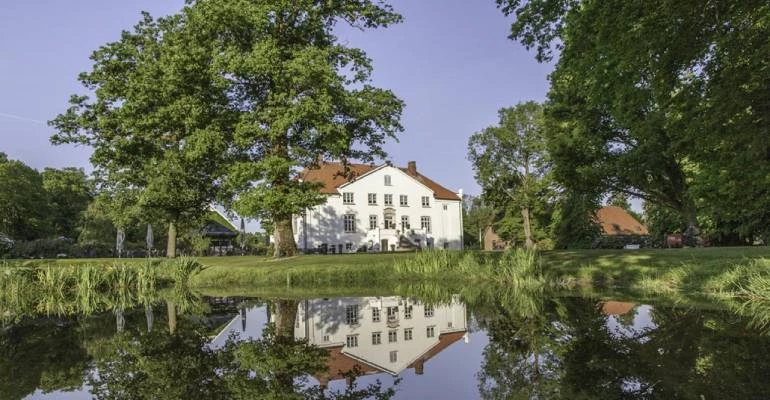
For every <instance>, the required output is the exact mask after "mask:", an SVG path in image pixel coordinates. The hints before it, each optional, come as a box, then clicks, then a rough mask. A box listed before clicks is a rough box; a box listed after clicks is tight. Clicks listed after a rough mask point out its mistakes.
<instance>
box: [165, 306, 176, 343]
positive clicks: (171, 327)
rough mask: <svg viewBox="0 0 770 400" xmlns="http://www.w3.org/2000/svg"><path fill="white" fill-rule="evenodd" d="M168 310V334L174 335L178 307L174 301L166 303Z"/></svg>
mask: <svg viewBox="0 0 770 400" xmlns="http://www.w3.org/2000/svg"><path fill="white" fill-rule="evenodd" d="M166 309H167V310H168V333H170V334H172V335H173V334H174V332H176V305H175V304H174V302H173V301H166Z"/></svg>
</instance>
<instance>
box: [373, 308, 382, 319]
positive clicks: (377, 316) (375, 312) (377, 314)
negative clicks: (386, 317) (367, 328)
mask: <svg viewBox="0 0 770 400" xmlns="http://www.w3.org/2000/svg"><path fill="white" fill-rule="evenodd" d="M372 322H380V309H379V308H377V307H374V308H372Z"/></svg>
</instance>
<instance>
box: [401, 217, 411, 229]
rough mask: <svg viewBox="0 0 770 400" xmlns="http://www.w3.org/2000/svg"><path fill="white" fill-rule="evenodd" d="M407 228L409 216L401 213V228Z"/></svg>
mask: <svg viewBox="0 0 770 400" xmlns="http://www.w3.org/2000/svg"><path fill="white" fill-rule="evenodd" d="M407 229H409V216H408V215H402V216H401V230H402V231H406V230H407Z"/></svg>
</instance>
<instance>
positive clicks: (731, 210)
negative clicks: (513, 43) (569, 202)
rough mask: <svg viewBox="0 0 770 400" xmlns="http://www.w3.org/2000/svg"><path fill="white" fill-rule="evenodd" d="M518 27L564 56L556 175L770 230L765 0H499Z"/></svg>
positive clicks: (545, 49)
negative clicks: (736, 0) (710, 0)
mask: <svg viewBox="0 0 770 400" xmlns="http://www.w3.org/2000/svg"><path fill="white" fill-rule="evenodd" d="M497 3H498V5H499V6H500V7H501V8H502V10H503V12H504V13H506V14H508V15H515V17H516V20H515V22H514V23H513V25H512V31H511V38H513V39H516V40H520V41H521V42H522V43H523V44H524V45H525V46H526V47H528V48H534V49H536V51H537V58H538V59H539V60H541V61H544V60H553V59H557V58H558V61H557V62H556V67H555V70H554V72H553V74H552V75H551V89H550V93H549V96H548V99H549V100H548V102H547V105H546V116H547V120H548V127H549V128H548V129H547V132H548V140H549V149H550V150H551V154H552V156H553V158H554V165H555V166H554V172H555V175H556V177H557V179H558V180H559V181H561V182H562V183H564V184H565V185H571V186H573V187H576V188H592V187H596V188H600V189H601V190H602V191H604V192H609V191H623V192H625V193H627V194H630V195H634V196H636V197H640V198H643V199H645V200H646V201H648V202H652V203H655V204H659V205H661V206H665V207H668V208H670V209H672V210H674V211H675V212H677V213H679V214H680V215H682V217H683V218H682V219H683V220H684V221H685V222H686V223H687V225H688V229H686V233H689V234H690V235H688V236H694V235H695V234H697V233H698V231H699V218H698V216H699V214H700V215H704V214H705V215H708V216H709V217H710V218H711V219H712V220H713V222H714V223H713V225H712V226H713V227H714V229H715V230H716V231H717V232H720V231H722V232H738V233H739V234H740V235H741V236H743V237H746V238H751V237H755V236H757V235H765V236H766V235H767V233H766V231H767V228H766V227H767V226H768V224H767V222H768V214H767V210H768V204H767V203H766V201H767V199H768V196H767V195H766V190H767V189H766V188H767V187H768V185H767V184H768V180H770V167H769V165H770V164H768V162H767V161H768V159H769V158H770V142H769V141H767V140H766V138H767V133H768V126H770V125H769V124H768V118H770V108H768V106H767V105H768V104H770V102H768V96H770V94H768V92H767V90H765V88H767V86H768V83H770V68H768V64H770V59H768V58H767V57H766V54H767V51H768V49H769V47H768V46H770V44H769V43H768V41H767V40H766V38H767V36H768V35H770V26H769V25H768V24H767V23H764V22H763V21H766V20H767V18H768V16H770V5H768V4H767V2H762V1H745V2H709V1H705V0H704V1H701V0H697V1H695V0H694V1H674V0H654V1H646V2H625V1H620V0H617V1H579V0H531V1H526V2H525V1H521V0H497Z"/></svg>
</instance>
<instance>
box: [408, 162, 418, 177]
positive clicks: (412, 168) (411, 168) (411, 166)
mask: <svg viewBox="0 0 770 400" xmlns="http://www.w3.org/2000/svg"><path fill="white" fill-rule="evenodd" d="M406 172H408V173H409V175H412V176H414V175H417V162H416V161H409V162H408V163H407V164H406Z"/></svg>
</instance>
